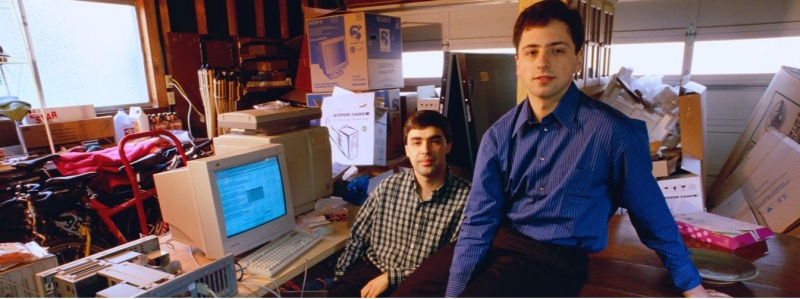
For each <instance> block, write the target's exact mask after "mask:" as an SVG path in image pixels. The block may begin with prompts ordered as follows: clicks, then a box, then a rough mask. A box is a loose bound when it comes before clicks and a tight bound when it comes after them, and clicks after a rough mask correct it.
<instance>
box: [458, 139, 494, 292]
mask: <svg viewBox="0 0 800 299" xmlns="http://www.w3.org/2000/svg"><path fill="white" fill-rule="evenodd" d="M490 132H491V131H489V132H487V133H486V134H485V135H484V138H483V141H482V142H481V145H480V147H479V149H478V158H477V160H476V162H475V175H474V176H473V180H472V189H471V190H470V193H469V199H468V200H467V206H466V208H465V210H464V220H463V222H462V224H461V230H460V231H459V233H458V242H457V243H456V248H455V251H454V253H453V263H452V265H451V266H450V278H449V280H448V282H447V291H446V293H445V296H446V297H456V296H458V295H459V294H461V292H463V291H464V289H465V288H466V286H467V282H468V281H469V278H470V276H471V275H472V271H473V270H474V269H475V267H476V266H477V265H478V263H479V262H480V261H481V260H482V259H483V258H484V256H485V255H486V252H487V251H488V249H489V246H490V245H491V241H492V238H493V237H494V233H495V232H496V231H497V227H498V225H499V223H500V218H501V217H502V212H503V211H502V208H503V205H504V202H505V198H504V192H503V189H502V186H503V182H502V179H501V177H502V176H501V167H500V162H499V161H498V159H497V147H496V146H495V144H496V143H495V142H493V140H492V139H493V137H494V135H492V134H491V133H490Z"/></svg>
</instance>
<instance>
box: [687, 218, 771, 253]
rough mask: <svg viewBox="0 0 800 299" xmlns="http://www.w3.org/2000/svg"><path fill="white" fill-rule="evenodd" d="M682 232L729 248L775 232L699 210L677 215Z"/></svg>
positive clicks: (737, 246)
mask: <svg viewBox="0 0 800 299" xmlns="http://www.w3.org/2000/svg"><path fill="white" fill-rule="evenodd" d="M675 222H677V223H678V230H679V231H680V232H681V234H683V235H686V236H690V237H692V238H695V239H699V240H703V241H705V242H708V243H712V244H716V245H719V246H722V247H725V248H728V249H736V248H739V247H742V246H745V245H748V244H753V243H756V242H758V241H761V240H764V239H766V238H769V237H771V236H774V235H775V234H774V233H773V232H772V231H771V230H770V229H769V228H766V227H763V226H759V225H755V224H751V223H747V222H743V221H739V220H736V219H731V218H727V217H723V216H719V215H715V214H710V213H705V212H697V213H692V214H686V215H681V216H677V217H675Z"/></svg>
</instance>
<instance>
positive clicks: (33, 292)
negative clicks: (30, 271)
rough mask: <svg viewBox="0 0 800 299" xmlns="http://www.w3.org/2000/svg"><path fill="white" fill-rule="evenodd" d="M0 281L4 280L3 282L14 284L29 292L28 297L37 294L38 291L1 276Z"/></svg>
mask: <svg viewBox="0 0 800 299" xmlns="http://www.w3.org/2000/svg"><path fill="white" fill-rule="evenodd" d="M0 281H2V282H5V283H8V284H11V285H14V286H16V287H18V288H21V289H22V290H24V291H26V292H28V293H30V294H28V295H29V296H30V297H36V296H39V292H37V291H36V290H32V289H29V288H28V287H26V286H24V285H21V284H19V283H16V282H13V281H10V280H8V279H5V278H1V277H0ZM23 297H25V296H23Z"/></svg>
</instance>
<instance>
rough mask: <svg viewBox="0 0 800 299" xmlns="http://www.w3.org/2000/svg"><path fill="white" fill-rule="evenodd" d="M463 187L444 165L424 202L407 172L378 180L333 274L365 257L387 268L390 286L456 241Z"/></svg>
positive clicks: (466, 186)
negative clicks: (438, 181)
mask: <svg viewBox="0 0 800 299" xmlns="http://www.w3.org/2000/svg"><path fill="white" fill-rule="evenodd" d="M469 190H470V183H469V182H468V181H466V180H465V179H463V178H460V177H458V176H455V175H451V174H450V171H449V169H448V171H447V178H446V180H445V184H444V185H442V186H441V187H439V189H437V190H435V191H434V192H433V196H432V198H431V200H428V201H423V200H422V198H421V197H420V196H419V195H418V193H417V183H416V180H415V178H414V171H413V170H409V171H406V172H403V173H398V174H394V175H392V176H391V177H389V178H387V179H385V180H383V181H382V182H381V183H380V185H378V187H377V188H375V190H374V191H372V193H371V194H370V195H369V198H367V201H366V202H365V203H364V205H363V206H362V207H361V210H360V211H359V212H358V216H357V217H356V221H355V223H354V224H353V228H352V229H351V232H350V238H349V239H348V240H347V244H346V245H345V248H344V253H342V255H341V256H340V257H339V261H338V262H337V264H336V268H335V269H334V271H335V272H334V275H335V276H336V277H337V278H338V277H341V276H342V275H344V274H345V272H346V271H347V269H348V268H349V267H350V266H352V265H353V264H354V263H355V262H356V261H357V259H359V258H362V257H366V258H368V259H369V261H370V262H372V264H374V265H375V266H376V267H377V268H378V269H380V270H381V271H383V272H388V275H389V290H390V291H391V290H394V289H395V288H396V287H397V285H399V284H400V282H402V281H403V280H404V279H405V278H406V277H407V276H408V275H410V274H411V272H413V271H414V269H416V268H417V266H419V264H421V263H422V261H423V260H424V259H425V258H427V257H428V256H430V255H431V254H433V253H434V252H436V251H437V250H439V249H440V248H442V247H443V246H444V245H446V244H447V243H450V242H452V241H455V240H456V239H457V237H458V230H459V228H460V227H461V220H462V219H463V216H462V215H463V212H464V206H465V204H466V202H467V196H468V195H469Z"/></svg>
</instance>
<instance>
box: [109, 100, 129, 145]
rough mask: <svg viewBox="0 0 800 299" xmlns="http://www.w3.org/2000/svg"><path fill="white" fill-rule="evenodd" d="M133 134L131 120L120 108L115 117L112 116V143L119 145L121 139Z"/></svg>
mask: <svg viewBox="0 0 800 299" xmlns="http://www.w3.org/2000/svg"><path fill="white" fill-rule="evenodd" d="M133 132H134V131H133V122H131V118H130V117H128V114H126V113H125V111H124V110H122V108H120V109H119V110H117V115H114V141H115V142H116V143H117V144H119V141H120V140H122V137H125V135H129V134H133Z"/></svg>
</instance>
